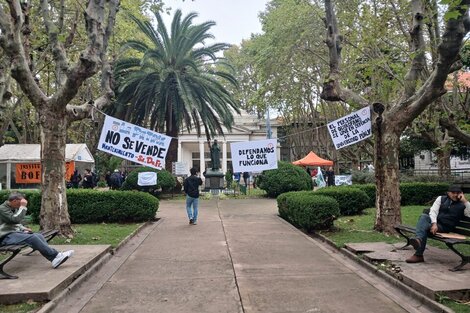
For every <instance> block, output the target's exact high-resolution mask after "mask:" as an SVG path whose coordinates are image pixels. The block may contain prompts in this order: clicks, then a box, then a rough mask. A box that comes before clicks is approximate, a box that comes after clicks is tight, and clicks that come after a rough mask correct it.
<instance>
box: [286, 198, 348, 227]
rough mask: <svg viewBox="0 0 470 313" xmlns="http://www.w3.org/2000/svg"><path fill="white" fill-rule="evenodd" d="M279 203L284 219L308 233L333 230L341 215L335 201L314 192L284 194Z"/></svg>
mask: <svg viewBox="0 0 470 313" xmlns="http://www.w3.org/2000/svg"><path fill="white" fill-rule="evenodd" d="M277 203H278V209H279V215H280V216H281V217H282V218H284V219H285V220H287V221H288V222H290V223H291V224H293V225H294V226H296V227H299V228H303V229H305V230H306V231H307V232H312V231H313V230H321V229H329V228H331V227H332V226H333V221H334V220H335V219H336V218H337V216H338V215H339V213H340V212H339V205H338V202H337V201H336V200H335V199H333V198H331V197H327V196H322V195H318V194H316V193H314V192H312V191H300V192H287V193H283V194H282V195H280V196H279V197H278V198H277Z"/></svg>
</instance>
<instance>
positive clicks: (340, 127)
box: [328, 107, 372, 150]
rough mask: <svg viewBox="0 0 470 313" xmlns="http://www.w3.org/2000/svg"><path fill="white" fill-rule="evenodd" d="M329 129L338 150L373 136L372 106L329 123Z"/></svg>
mask: <svg viewBox="0 0 470 313" xmlns="http://www.w3.org/2000/svg"><path fill="white" fill-rule="evenodd" d="M328 131H329V132H330V136H331V139H332V140H333V143H334V145H335V147H336V150H338V149H341V148H344V147H347V146H349V145H352V144H355V143H357V142H359V141H362V140H364V139H366V138H369V137H370V136H372V123H371V119H370V108H369V107H366V108H363V109H361V110H359V111H356V112H353V113H351V114H349V115H346V116H343V117H342V118H339V119H337V120H335V121H333V122H331V123H328Z"/></svg>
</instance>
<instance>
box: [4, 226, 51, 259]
mask: <svg viewBox="0 0 470 313" xmlns="http://www.w3.org/2000/svg"><path fill="white" fill-rule="evenodd" d="M2 244H4V245H21V244H27V245H28V246H30V247H31V248H33V249H34V250H38V251H39V253H41V254H42V256H43V257H45V258H46V259H48V260H49V261H52V260H54V258H55V257H56V256H57V254H58V252H57V250H55V249H53V248H51V247H50V246H49V244H48V243H47V241H46V239H45V238H44V236H43V235H41V234H39V233H32V234H31V233H23V232H13V233H9V234H8V235H6V236H5V237H3V240H2Z"/></svg>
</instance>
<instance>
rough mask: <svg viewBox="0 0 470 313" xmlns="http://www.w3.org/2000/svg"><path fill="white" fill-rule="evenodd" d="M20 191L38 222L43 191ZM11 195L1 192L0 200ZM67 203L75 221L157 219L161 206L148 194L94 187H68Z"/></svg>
mask: <svg viewBox="0 0 470 313" xmlns="http://www.w3.org/2000/svg"><path fill="white" fill-rule="evenodd" d="M20 192H21V193H23V194H25V196H26V199H27V200H28V214H30V215H31V218H32V220H33V222H35V223H37V222H38V221H39V213H40V210H41V194H40V192H39V191H24V190H22V191H20ZM9 194H10V192H9V191H0V200H3V201H5V200H6V199H7V198H8V195H9ZM3 201H2V202H3ZM67 203H68V208H69V214H70V220H71V222H72V223H73V224H85V223H102V222H104V223H128V222H143V221H148V220H151V219H154V218H155V215H156V212H157V210H158V207H159V201H158V199H157V198H155V197H153V196H152V195H149V194H148V193H143V192H134V191H98V190H93V189H69V190H67Z"/></svg>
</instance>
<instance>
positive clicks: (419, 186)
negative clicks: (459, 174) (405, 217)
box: [400, 183, 449, 205]
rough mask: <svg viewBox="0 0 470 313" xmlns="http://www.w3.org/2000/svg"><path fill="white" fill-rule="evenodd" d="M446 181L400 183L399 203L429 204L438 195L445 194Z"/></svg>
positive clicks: (447, 185) (447, 186)
mask: <svg viewBox="0 0 470 313" xmlns="http://www.w3.org/2000/svg"><path fill="white" fill-rule="evenodd" d="M448 188H449V184H448V183H401V184H400V195H401V205H412V204H420V205H426V204H429V205H431V204H432V202H433V201H434V200H436V198H437V197H438V196H442V195H445V194H446V192H447V189H448Z"/></svg>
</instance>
